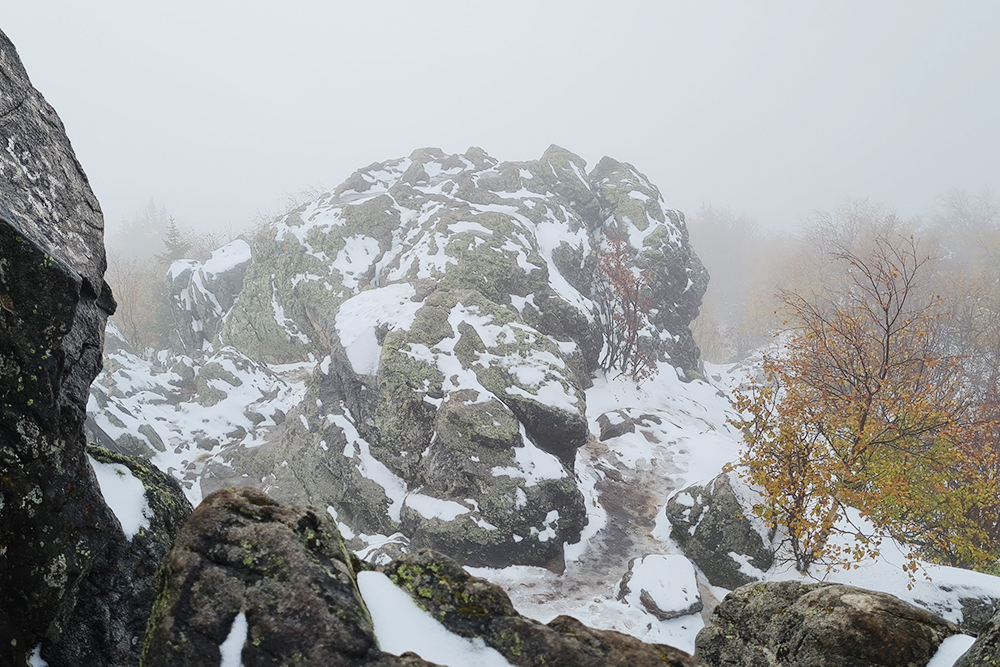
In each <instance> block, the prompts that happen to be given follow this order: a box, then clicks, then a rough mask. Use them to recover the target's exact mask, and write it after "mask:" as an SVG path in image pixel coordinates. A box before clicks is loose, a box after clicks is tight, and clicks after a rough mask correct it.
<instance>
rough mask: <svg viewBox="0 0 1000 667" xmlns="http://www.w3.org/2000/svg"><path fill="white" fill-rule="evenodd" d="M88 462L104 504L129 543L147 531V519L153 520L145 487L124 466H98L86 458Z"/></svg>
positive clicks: (96, 461)
mask: <svg viewBox="0 0 1000 667" xmlns="http://www.w3.org/2000/svg"><path fill="white" fill-rule="evenodd" d="M87 458H88V459H89V460H90V467H91V468H93V469H94V474H95V475H97V483H98V484H99V485H100V487H101V495H103V496H104V502H106V503H107V505H108V507H110V508H111V511H112V512H114V513H115V516H116V517H118V521H119V523H121V525H122V531H123V532H124V533H125V537H126V538H128V540H129V541H130V542H131V541H132V538H133V537H135V536H136V535H137V534H138V533H139V531H140V530H142V529H143V528H149V517H151V516H153V510H151V509H150V507H149V503H148V502H146V487H145V486H143V484H142V482H141V481H139V480H138V479H137V478H136V477H135V476H134V475H133V474H132V471H131V470H129V469H128V468H126V467H125V466H123V465H120V464H117V463H101V462H100V461H98V460H97V459H95V458H94V457H93V456H90V455H89V454H88V455H87Z"/></svg>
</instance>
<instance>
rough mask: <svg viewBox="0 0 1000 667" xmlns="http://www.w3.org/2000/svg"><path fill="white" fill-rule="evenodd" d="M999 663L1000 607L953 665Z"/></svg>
mask: <svg viewBox="0 0 1000 667" xmlns="http://www.w3.org/2000/svg"><path fill="white" fill-rule="evenodd" d="M997 665H1000V609H998V610H997V612H996V613H995V614H994V615H993V618H992V619H990V622H989V623H987V624H986V625H985V626H984V627H983V628H982V629H981V630H980V631H979V637H978V638H977V639H976V643H975V644H973V645H972V646H971V647H970V648H969V650H968V651H966V652H965V654H964V655H963V656H962V657H961V658H959V659H958V660H957V661H956V662H955V667H997Z"/></svg>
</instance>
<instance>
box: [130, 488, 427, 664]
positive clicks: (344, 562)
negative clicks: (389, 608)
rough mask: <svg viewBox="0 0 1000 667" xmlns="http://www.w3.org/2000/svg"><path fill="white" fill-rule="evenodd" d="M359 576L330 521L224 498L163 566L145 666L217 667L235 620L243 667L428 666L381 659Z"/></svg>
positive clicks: (262, 500) (210, 506)
mask: <svg viewBox="0 0 1000 667" xmlns="http://www.w3.org/2000/svg"><path fill="white" fill-rule="evenodd" d="M357 566H358V562H357V561H356V560H355V559H354V558H353V557H352V555H351V554H350V553H349V552H348V551H347V550H346V549H345V548H344V543H343V540H342V539H341V537H340V533H339V532H338V531H337V527H336V525H335V524H334V522H333V521H332V520H331V519H330V517H329V516H327V515H326V514H325V513H318V512H316V511H314V510H312V509H309V508H303V507H292V506H282V505H279V504H278V503H276V502H275V501H273V500H272V499H271V498H269V497H268V496H267V495H266V494H264V493H262V492H260V491H257V490H256V489H252V488H249V487H244V488H241V489H225V490H222V491H218V492H216V493H214V494H212V495H211V496H209V497H208V498H206V499H205V500H204V502H202V504H201V505H199V506H198V508H197V509H196V510H195V511H194V513H193V514H192V515H191V517H190V519H189V520H188V522H187V524H185V526H184V528H183V529H182V530H181V532H180V534H179V535H178V536H177V539H176V541H175V542H174V546H173V548H172V549H171V551H170V552H169V554H168V555H167V557H166V558H165V559H164V560H163V563H162V565H161V569H160V572H159V574H158V576H157V591H158V596H157V600H156V605H155V607H154V610H153V614H152V616H151V617H150V619H149V626H148V630H147V633H146V641H145V646H144V649H143V658H142V665H143V666H144V667H154V666H158V665H163V666H168V665H169V666H171V667H172V666H174V665H213V667H214V666H215V665H218V664H219V661H220V659H221V654H220V651H219V646H220V644H222V643H223V642H224V641H225V640H226V638H227V637H228V636H229V634H230V632H231V631H232V629H233V627H234V621H235V620H236V618H237V616H238V615H239V614H243V615H244V618H245V621H246V641H245V643H244V644H243V650H242V664H243V665H245V666H246V667H256V666H257V665H292V664H307V665H330V666H338V665H386V666H388V665H403V664H408V665H426V664H428V663H425V662H423V661H421V660H413V659H410V660H409V661H408V662H407V661H405V660H403V659H401V658H396V657H395V656H388V655H385V654H383V653H382V652H381V651H379V649H378V647H377V645H376V642H375V636H374V634H373V632H372V625H371V619H370V618H369V616H368V612H367V610H366V609H365V606H364V603H363V602H362V600H361V596H360V594H359V592H358V588H357V583H356V575H355V571H356V570H355V569H356V567H357Z"/></svg>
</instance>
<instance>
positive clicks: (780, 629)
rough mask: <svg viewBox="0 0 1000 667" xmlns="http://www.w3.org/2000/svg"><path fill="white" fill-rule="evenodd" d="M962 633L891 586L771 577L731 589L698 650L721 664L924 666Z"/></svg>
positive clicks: (699, 654) (699, 641)
mask: <svg viewBox="0 0 1000 667" xmlns="http://www.w3.org/2000/svg"><path fill="white" fill-rule="evenodd" d="M959 632H960V630H959V628H958V626H956V625H955V624H953V623H951V622H949V621H946V620H945V619H943V618H941V617H940V616H937V615H936V614H932V613H930V612H928V611H926V610H924V609H920V608H919V607H915V606H913V605H911V604H909V603H906V602H903V601H902V600H900V599H899V598H896V597H894V596H892V595H888V594H886V593H877V592H874V591H866V590H863V589H860V588H854V587H853V586H844V585H840V584H803V583H799V582H769V583H758V584H750V585H748V586H744V587H742V588H739V589H737V590H735V591H733V592H732V593H730V594H729V595H727V596H726V599H725V600H723V601H722V603H721V604H720V605H719V606H718V607H716V608H715V611H714V612H713V614H712V619H711V621H710V622H709V624H708V625H706V626H705V628H703V629H702V630H701V632H699V633H698V638H697V641H696V650H695V655H696V656H697V657H698V658H701V659H702V660H704V661H705V662H707V663H708V664H710V665H713V667H765V666H767V667H858V666H860V665H871V666H874V667H917V666H919V665H926V664H927V662H928V661H929V660H930V659H931V657H933V656H934V654H935V652H936V651H937V648H938V646H940V644H941V642H942V641H944V640H945V639H946V638H947V637H949V636H951V635H954V634H957V633H959Z"/></svg>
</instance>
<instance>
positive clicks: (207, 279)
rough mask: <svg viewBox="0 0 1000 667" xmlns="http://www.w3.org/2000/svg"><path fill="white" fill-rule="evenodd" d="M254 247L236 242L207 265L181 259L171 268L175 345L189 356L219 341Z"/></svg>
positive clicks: (172, 336)
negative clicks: (218, 338) (224, 319)
mask: <svg viewBox="0 0 1000 667" xmlns="http://www.w3.org/2000/svg"><path fill="white" fill-rule="evenodd" d="M251 259H252V258H251V253H250V244H249V243H247V242H246V241H244V240H242V239H236V240H235V241H232V242H231V243H228V244H226V245H224V246H222V247H221V248H219V249H218V250H216V251H215V252H213V253H212V256H211V257H210V258H209V259H208V260H207V261H205V262H198V261H195V260H188V259H185V260H180V261H178V262H174V263H173V264H172V265H171V266H170V271H169V272H168V279H169V281H170V298H171V299H172V301H173V304H172V305H173V308H172V309H171V313H172V314H173V315H174V321H175V326H174V329H173V331H172V334H171V343H172V344H173V345H174V346H176V348H177V349H178V350H179V351H183V352H186V353H188V354H190V353H192V352H196V351H199V350H202V349H203V348H204V347H205V343H206V342H208V343H211V341H213V340H215V337H216V335H217V334H218V333H219V329H220V328H221V326H222V320H223V318H224V317H225V316H226V314H227V313H228V312H229V311H230V310H231V309H232V307H233V305H234V304H235V303H236V297H237V295H239V293H240V290H241V289H242V288H243V276H244V275H246V272H247V268H248V267H249V266H250V262H251Z"/></svg>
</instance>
